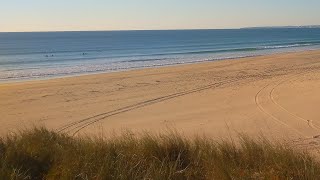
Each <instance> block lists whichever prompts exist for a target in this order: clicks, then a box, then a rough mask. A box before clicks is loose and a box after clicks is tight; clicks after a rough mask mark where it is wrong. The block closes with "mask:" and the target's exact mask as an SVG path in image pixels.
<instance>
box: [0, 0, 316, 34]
mask: <svg viewBox="0 0 320 180" xmlns="http://www.w3.org/2000/svg"><path fill="white" fill-rule="evenodd" d="M1 4H2V6H1V7H0V16H1V17H2V20H1V21H0V27H1V28H0V32H48V31H115V30H117V31H123V30H181V29H182V30H187V29H239V28H247V27H270V26H308V25H320V13H318V7H319V6H320V1H317V0H310V1H308V2H305V1H300V0H291V1H289V0H282V1H276V0H270V1H265V2H261V1H259V2H257V1H253V0H239V1H237V2H234V1H231V0H226V1H219V0H211V1H209V0H203V1H201V2H199V1H195V0H186V1H183V2H181V1H178V0H163V1H159V2H155V1H148V0H139V1H129V0H118V1H111V0H106V1H101V0H92V1H88V0H78V1H76V0H69V1H62V0H56V1H52V2H48V1H40V0H29V1H24V2H21V1H18V0H11V1H6V2H2V3H1Z"/></svg>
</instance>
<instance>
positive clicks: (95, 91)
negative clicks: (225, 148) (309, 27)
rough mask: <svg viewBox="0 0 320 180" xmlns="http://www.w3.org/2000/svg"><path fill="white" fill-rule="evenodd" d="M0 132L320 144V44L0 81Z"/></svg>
mask: <svg viewBox="0 0 320 180" xmlns="http://www.w3.org/2000/svg"><path fill="white" fill-rule="evenodd" d="M0 107H1V108H0V123H1V126H0V133H1V134H5V133H8V132H11V131H15V130H16V129H19V128H24V127H30V126H32V125H44V126H46V127H49V128H52V129H56V130H57V131H61V132H68V133H70V134H100V133H102V132H103V133H106V134H108V133H110V132H112V131H113V130H115V131H119V130H123V129H130V130H133V131H141V130H148V131H152V132H159V131H164V130H166V129H167V128H168V127H169V128H175V129H177V130H179V131H183V132H184V133H185V134H186V135H194V134H206V135H209V136H213V137H224V136H226V135H228V136H229V135H231V136H233V135H237V132H245V133H247V134H249V135H252V136H256V135H259V134H264V135H266V136H268V137H271V138H289V139H291V140H294V141H295V142H299V143H300V144H302V145H310V144H311V145H312V146H317V145H318V143H319V142H320V141H319V142H318V138H316V137H317V136H318V135H320V112H319V107H320V51H307V52H298V53H289V54H280V55H271V56H261V57H254V58H245V59H237V60H225V61H217V62H208V63H199V64H193V65H180V66H174V67H163V68H154V69H144V70H134V71H129V72H117V73H108V74H99V75H86V76H79V77H69V78H60V79H53V80H42V81H31V82H20V83H7V84H1V85H0Z"/></svg>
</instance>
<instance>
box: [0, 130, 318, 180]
mask: <svg viewBox="0 0 320 180" xmlns="http://www.w3.org/2000/svg"><path fill="white" fill-rule="evenodd" d="M239 142H240V143H239V144H237V145H235V144H234V143H233V142H232V141H213V140H210V139H208V138H204V137H202V138H194V139H192V140H190V139H187V138H184V137H183V136H181V135H179V134H177V133H168V134H162V135H150V134H147V133H146V134H143V135H141V136H138V137H137V136H134V135H131V134H130V133H124V134H123V135H121V136H117V137H114V138H108V139H103V138H72V137H70V136H68V135H64V134H58V133H55V132H52V131H48V130H46V129H43V128H36V129H33V130H30V131H24V132H21V133H19V134H16V135H10V136H7V137H5V138H2V139H1V140H0V179H159V180H162V179H320V164H319V163H318V162H317V161H315V160H314V159H313V158H312V157H311V156H309V155H308V154H307V153H302V152H299V151H295V150H294V149H292V148H290V147H288V146H285V145H281V144H272V143H270V142H269V141H267V140H265V139H263V138H261V139H260V140H251V139H250V138H248V137H245V136H241V138H240V139H239Z"/></svg>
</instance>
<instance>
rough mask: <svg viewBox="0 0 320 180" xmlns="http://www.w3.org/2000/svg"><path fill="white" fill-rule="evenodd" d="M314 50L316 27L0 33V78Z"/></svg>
mask: <svg viewBox="0 0 320 180" xmlns="http://www.w3.org/2000/svg"><path fill="white" fill-rule="evenodd" d="M315 49H320V28H265V29H264V28H261V29H233V30H231V29H230V30H163V31H162V30H161V31H160V30H159V31H99V32H98V31H97V32H28V33H0V82H7V81H21V80H33V79H43V78H55V77H63V76H74V75H82V74H90V73H101V72H114V71H124V70H131V69H140V68H149V67H159V66H170V65H177V64H186V63H197V62H204V61H216V60H222V59H235V58H243V57H251V56H259V55H267V54H274V53H282V52H295V51H303V50H315Z"/></svg>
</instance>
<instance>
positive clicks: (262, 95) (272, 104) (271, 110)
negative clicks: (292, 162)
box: [255, 72, 320, 138]
mask: <svg viewBox="0 0 320 180" xmlns="http://www.w3.org/2000/svg"><path fill="white" fill-rule="evenodd" d="M307 73H308V72H303V73H299V74H296V75H293V76H291V77H289V78H284V79H283V80H281V81H280V82H272V83H269V84H267V85H266V86H264V87H263V88H261V89H260V90H259V91H258V92H257V93H256V95H255V103H256V105H257V106H258V108H259V110H260V111H261V112H263V113H264V114H266V115H267V116H269V117H270V118H272V119H273V120H274V121H275V122H277V123H279V124H281V125H283V126H285V127H287V128H288V129H290V130H292V131H293V132H295V133H296V134H298V135H300V136H302V137H304V138H310V137H313V135H315V134H317V133H319V130H320V128H319V127H318V126H316V125H314V124H313V123H312V120H308V119H305V118H302V117H300V116H298V115H296V114H294V113H292V112H290V111H289V110H287V109H286V108H284V107H283V106H281V105H280V104H279V103H278V102H277V101H276V100H275V98H274V92H275V90H276V89H277V88H278V87H279V86H281V85H282V84H284V83H286V82H288V81H290V80H292V79H295V78H296V77H297V76H300V75H303V74H307ZM261 99H264V102H263V103H262V102H261ZM308 128H310V129H311V130H308V133H307V134H306V133H305V132H303V131H302V130H306V129H308Z"/></svg>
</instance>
